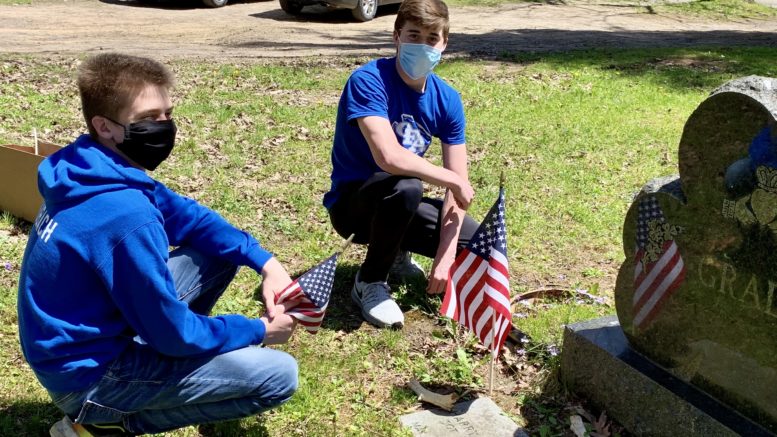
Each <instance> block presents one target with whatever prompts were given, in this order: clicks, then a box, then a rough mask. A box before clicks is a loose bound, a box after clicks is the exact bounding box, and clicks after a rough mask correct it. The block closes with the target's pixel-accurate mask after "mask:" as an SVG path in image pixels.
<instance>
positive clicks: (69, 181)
mask: <svg viewBox="0 0 777 437" xmlns="http://www.w3.org/2000/svg"><path fill="white" fill-rule="evenodd" d="M172 80H173V79H172V75H171V73H170V72H169V71H168V70H167V68H165V67H164V66H163V65H161V64H159V63H158V62H156V61H153V60H150V59H146V58H140V57H134V56H127V55H121V54H101V55H97V56H94V57H92V58H90V59H88V60H86V61H85V62H84V63H83V64H82V65H81V67H80V69H79V75H78V87H79V92H80V95H81V102H82V108H83V113H84V118H85V120H86V124H87V126H88V129H89V134H88V135H82V136H81V137H79V138H78V139H77V140H76V141H75V142H74V143H72V144H70V145H68V146H67V147H65V148H63V149H62V150H60V151H58V152H57V153H55V154H53V155H52V156H51V157H49V158H47V159H46V160H44V161H43V162H42V163H41V165H40V167H39V169H38V186H39V189H40V192H41V194H42V196H43V199H44V203H43V206H42V207H41V209H40V212H39V214H38V217H37V218H36V220H35V223H34V226H33V229H32V230H31V232H30V237H29V241H28V244H27V249H26V251H25V254H24V261H23V263H22V271H21V275H20V279H19V298H18V313H19V335H20V340H21V346H22V350H23V352H24V356H25V358H26V359H27V361H28V363H29V364H30V366H31V367H32V369H33V370H34V372H35V375H36V376H37V378H38V379H39V381H40V382H41V384H42V385H43V386H44V387H45V388H46V390H48V392H49V393H50V395H51V397H52V399H53V401H54V403H55V404H56V405H57V406H58V407H59V408H60V409H62V410H63V411H64V413H65V418H63V419H62V420H61V421H59V422H57V423H56V424H55V425H54V426H53V427H52V428H51V431H50V432H51V435H52V436H55V437H60V436H88V435H136V434H143V433H156V432H161V431H165V430H170V429H174V428H179V427H183V426H187V425H191V424H198V423H203V422H213V421H220V420H227V419H234V418H240V417H245V416H249V415H253V414H256V413H258V412H261V411H263V410H266V409H269V408H273V407H275V406H278V405H280V404H281V403H283V402H285V401H286V400H288V399H289V398H290V397H291V395H292V394H293V393H294V391H295V390H296V387H297V364H296V361H295V360H294V359H293V358H292V357H291V356H289V355H288V354H286V353H284V352H281V351H277V350H273V349H269V348H261V347H252V346H254V345H259V344H262V343H264V344H277V343H284V342H286V341H287V340H288V338H289V337H290V335H291V334H292V332H293V330H294V327H295V321H294V319H293V318H291V317H290V316H288V315H286V314H285V311H286V310H287V309H288V308H291V307H292V306H293V305H294V304H295V303H294V302H293V303H291V304H289V305H286V306H283V305H273V295H274V293H275V292H278V291H280V290H281V289H283V288H284V287H285V286H286V285H288V284H289V283H290V282H291V279H290V278H289V275H288V274H287V272H286V270H285V269H284V268H283V267H282V266H281V264H280V263H279V262H278V261H277V260H276V259H275V258H274V257H273V256H272V255H271V254H270V253H269V252H267V251H266V250H265V249H263V248H262V247H261V246H260V245H259V243H258V242H257V241H256V240H255V239H254V238H253V237H252V236H251V235H249V234H248V233H246V232H243V231H241V230H238V229H236V228H235V227H233V226H232V225H230V224H229V223H227V222H226V221H225V220H224V219H223V218H221V217H220V216H219V215H218V214H217V213H215V212H214V211H212V210H210V209H208V208H206V207H203V206H201V205H199V204H198V203H197V202H195V201H194V200H192V199H189V198H186V197H183V196H180V195H178V194H176V193H174V192H173V191H171V190H170V189H168V188H167V187H165V186H164V185H163V184H161V183H160V182H158V181H155V180H154V179H152V178H151V177H149V176H148V174H147V171H151V170H154V169H155V168H156V167H157V166H158V165H159V164H160V163H161V162H162V161H164V160H165V158H167V156H168V155H169V154H170V152H171V150H172V148H173V144H174V140H175V134H176V127H175V123H174V122H173V119H172V110H173V105H172V102H171V100H170V96H169V89H170V87H171V86H172ZM171 246H173V247H176V249H175V250H173V251H172V252H169V247H171ZM241 265H246V266H249V267H251V268H252V269H254V270H255V271H257V272H260V273H261V275H262V277H263V281H262V287H263V297H264V300H265V304H266V306H267V310H268V311H267V314H266V315H265V316H263V317H255V318H250V317H245V316H242V315H237V314H227V315H221V316H215V317H210V316H209V315H208V314H209V312H210V310H211V308H213V305H214V304H215V302H216V300H217V299H218V298H219V297H220V295H221V293H222V292H223V291H224V290H225V289H226V287H227V285H228V284H229V283H230V281H231V280H232V278H233V277H234V276H235V273H236V272H237V269H238V266H241Z"/></svg>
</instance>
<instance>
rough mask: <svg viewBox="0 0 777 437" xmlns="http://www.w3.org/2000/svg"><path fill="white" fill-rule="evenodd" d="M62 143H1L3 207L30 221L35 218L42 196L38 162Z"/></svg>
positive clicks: (0, 199)
mask: <svg viewBox="0 0 777 437" xmlns="http://www.w3.org/2000/svg"><path fill="white" fill-rule="evenodd" d="M61 148H62V147H61V146H57V145H56V144H51V143H44V142H39V143H38V154H37V155H36V154H35V148H34V147H32V146H17V145H15V144H8V145H0V210H2V211H8V212H10V213H11V214H13V215H15V216H16V217H19V218H22V219H25V220H27V221H29V222H32V221H34V220H35V216H36V215H37V214H38V209H40V205H41V203H43V199H41V197H40V193H39V192H38V164H40V163H41V161H43V159H44V158H45V157H47V156H49V155H51V154H52V153H54V152H56V151H57V150H59V149H61Z"/></svg>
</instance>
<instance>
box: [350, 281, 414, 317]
mask: <svg viewBox="0 0 777 437" xmlns="http://www.w3.org/2000/svg"><path fill="white" fill-rule="evenodd" d="M390 290H391V289H390V288H389V286H388V284H387V283H385V282H362V281H360V280H359V274H358V273H357V274H356V282H354V284H353V289H351V298H352V299H353V301H354V302H355V303H356V305H358V306H359V308H361V310H362V316H364V319H365V320H367V321H368V322H369V323H372V324H373V325H375V326H377V327H379V328H394V329H401V328H402V325H404V323H405V315H404V314H402V310H401V309H399V305H397V303H396V302H394V299H392V298H391V294H390V293H389V292H390Z"/></svg>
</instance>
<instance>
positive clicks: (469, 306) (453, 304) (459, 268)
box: [440, 188, 511, 355]
mask: <svg viewBox="0 0 777 437" xmlns="http://www.w3.org/2000/svg"><path fill="white" fill-rule="evenodd" d="M509 278H510V272H509V270H508V267H507V232H506V229H505V202H504V189H503V188H500V189H499V198H498V199H497V201H496V203H495V204H494V206H492V207H491V210H490V211H489V212H488V214H487V215H486V218H485V219H484V220H483V223H481V224H480V227H478V230H477V232H476V233H475V235H474V236H473V237H472V239H471V240H470V242H469V244H468V245H467V247H466V248H465V249H464V250H462V251H461V253H460V254H459V255H458V256H457V257H456V260H455V261H454V263H453V266H451V270H450V272H449V273H448V285H447V289H446V290H445V298H444V299H443V302H442V307H441V308H440V313H442V315H444V316H447V317H450V318H452V319H454V320H456V321H457V322H459V323H460V324H462V325H464V326H466V327H467V328H469V329H470V330H471V331H472V332H474V333H475V335H476V336H477V337H478V338H479V339H480V341H481V342H482V343H483V345H485V346H486V347H488V348H490V349H491V350H492V351H493V352H494V354H495V355H496V354H497V353H498V351H499V350H500V349H501V347H502V344H503V343H504V341H505V339H506V338H507V334H508V332H509V329H508V328H509V327H510V325H511V311H510V281H509Z"/></svg>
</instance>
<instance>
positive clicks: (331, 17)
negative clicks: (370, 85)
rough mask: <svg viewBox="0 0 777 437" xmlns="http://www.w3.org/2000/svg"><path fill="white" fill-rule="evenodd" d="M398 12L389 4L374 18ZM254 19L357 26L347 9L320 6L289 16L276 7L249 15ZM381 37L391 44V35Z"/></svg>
mask: <svg viewBox="0 0 777 437" xmlns="http://www.w3.org/2000/svg"><path fill="white" fill-rule="evenodd" d="M398 10H399V3H395V4H390V5H383V6H380V7H378V11H377V13H376V14H375V18H378V17H383V16H386V15H395V14H396V13H397V11H398ZM251 16H252V17H254V18H264V19H268V20H274V21H289V22H299V23H308V22H310V23H337V24H344V23H354V24H358V22H357V21H356V20H355V19H354V18H353V15H352V14H351V11H350V10H349V9H330V8H327V7H326V6H320V5H312V6H305V7H304V8H303V9H302V12H300V13H299V14H296V15H291V14H289V13H287V12H285V11H283V10H282V9H280V6H278V9H273V10H271V11H264V12H258V13H256V14H251ZM312 31H313V30H312V29H308V32H312ZM381 35H382V36H383V37H384V38H385V37H386V35H388V42H389V43H390V42H391V38H390V37H391V35H390V34H387V33H386V32H381Z"/></svg>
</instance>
